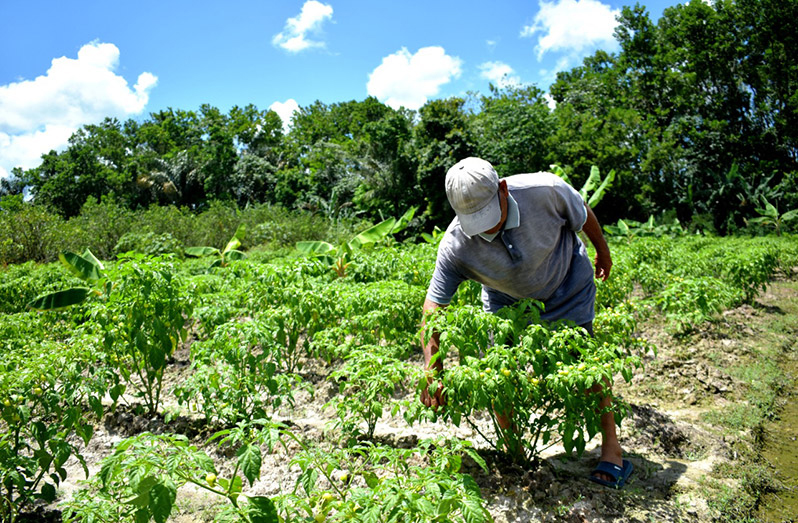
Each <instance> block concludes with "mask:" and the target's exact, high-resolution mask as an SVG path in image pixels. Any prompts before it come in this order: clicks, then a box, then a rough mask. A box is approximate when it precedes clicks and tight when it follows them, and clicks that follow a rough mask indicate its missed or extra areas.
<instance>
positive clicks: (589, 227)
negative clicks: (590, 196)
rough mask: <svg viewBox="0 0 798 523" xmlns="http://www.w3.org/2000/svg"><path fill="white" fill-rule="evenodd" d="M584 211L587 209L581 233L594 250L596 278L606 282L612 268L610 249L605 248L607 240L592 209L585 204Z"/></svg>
mask: <svg viewBox="0 0 798 523" xmlns="http://www.w3.org/2000/svg"><path fill="white" fill-rule="evenodd" d="M585 209H587V221H586V222H585V224H584V225H583V226H582V231H584V233H585V234H586V235H587V237H588V239H589V240H590V243H592V244H593V247H595V248H596V261H595V266H596V278H599V279H601V280H604V281H606V280H607V278H609V277H610V269H611V268H612V257H611V256H610V248H609V247H608V246H607V240H605V239H604V234H603V233H602V232H601V225H599V222H598V219H596V215H595V214H594V213H593V209H591V208H590V206H588V204H585Z"/></svg>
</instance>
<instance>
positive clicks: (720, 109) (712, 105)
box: [0, 0, 798, 233]
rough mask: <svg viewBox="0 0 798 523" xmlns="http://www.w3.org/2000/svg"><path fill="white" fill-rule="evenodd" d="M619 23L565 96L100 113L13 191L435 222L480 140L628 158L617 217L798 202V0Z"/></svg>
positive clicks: (729, 219)
mask: <svg viewBox="0 0 798 523" xmlns="http://www.w3.org/2000/svg"><path fill="white" fill-rule="evenodd" d="M619 24H620V25H619V27H618V28H617V30H616V38H617V40H618V42H619V44H620V51H619V52H618V53H617V54H608V53H606V52H604V51H599V52H597V53H595V54H594V55H592V56H590V57H588V58H586V59H585V60H584V62H583V64H582V65H581V66H579V67H576V68H574V69H572V70H570V71H567V72H563V73H560V74H559V75H558V78H557V80H556V82H555V83H554V84H553V85H552V86H551V88H550V93H549V94H550V97H551V100H553V102H556V105H554V107H553V108H551V107H550V105H549V102H550V100H549V99H548V97H547V95H546V93H544V92H543V91H541V90H540V89H538V88H536V87H534V86H523V87H506V88H495V87H491V90H490V92H489V93H488V94H487V95H480V94H472V95H470V96H468V97H465V98H458V97H453V98H448V99H441V100H433V101H430V102H428V103H427V104H426V105H424V106H423V107H421V109H419V110H418V111H410V110H404V109H400V110H395V109H392V108H390V107H388V106H386V105H384V104H382V103H381V102H379V101H378V100H376V99H374V98H366V99H365V100H363V101H349V102H342V103H334V104H331V105H327V104H324V103H321V102H316V103H314V104H312V105H309V106H307V107H302V108H300V110H299V111H298V112H297V113H295V115H294V118H293V121H292V126H291V129H290V131H289V132H288V133H283V129H282V122H281V120H280V118H279V117H278V116H277V114H276V113H274V112H272V111H265V110H261V109H258V108H257V107H255V106H253V105H249V106H246V107H243V108H241V107H234V108H233V109H232V110H230V111H229V112H228V113H226V114H225V113H223V112H222V111H220V110H219V109H217V108H215V107H212V106H209V105H203V106H202V107H200V108H199V110H198V111H186V110H180V109H169V110H165V111H160V112H157V113H153V114H151V115H150V116H149V118H147V119H146V120H144V121H140V122H138V121H134V120H128V121H126V122H120V121H117V120H114V119H107V120H105V121H104V122H102V123H101V124H99V125H87V126H85V127H83V128H82V129H81V130H80V131H78V132H77V133H75V134H74V135H73V136H72V138H71V139H70V144H69V147H68V148H67V149H66V150H64V151H63V152H61V153H56V152H50V153H48V154H45V155H44V156H43V162H42V164H41V166H39V167H37V168H35V169H30V170H26V171H22V170H19V169H15V170H14V171H13V176H12V177H11V178H10V179H6V180H3V182H2V188H1V189H0V191H2V194H5V195H12V194H20V193H22V192H23V191H25V193H26V194H28V195H30V196H32V197H33V199H32V201H33V202H35V203H36V204H39V205H43V206H47V207H49V208H51V209H53V210H55V211H56V212H57V213H59V214H60V215H61V216H63V217H72V216H76V215H77V214H78V213H79V211H80V209H81V207H82V205H83V204H84V202H85V201H86V200H87V198H89V197H93V198H101V197H102V196H104V195H112V196H113V198H114V199H115V201H116V202H118V203H120V204H121V205H122V206H124V207H125V208H128V209H144V208H147V207H149V206H151V205H153V204H157V205H167V204H170V205H175V206H178V207H185V208H187V209H190V210H195V211H196V210H202V209H206V208H208V206H209V205H210V202H213V201H217V200H223V201H228V202H231V203H235V204H237V205H238V206H239V207H241V208H244V207H246V206H248V205H254V204H261V203H264V204H271V205H280V206H283V207H285V208H287V209H304V210H308V211H311V212H312V213H316V214H322V215H324V216H327V217H331V218H338V217H345V216H358V217H361V218H364V219H370V220H377V219H379V218H380V217H384V216H386V217H387V216H389V215H393V216H398V215H400V214H401V213H403V212H404V211H405V210H406V209H407V208H409V207H411V206H420V208H421V211H420V216H421V217H422V220H423V222H424V225H425V226H426V227H431V226H432V225H433V224H435V225H440V226H444V225H445V224H446V222H447V221H448V220H449V219H450V217H451V211H450V209H449V206H448V205H447V204H446V196H445V193H444V191H443V179H444V176H445V173H446V170H447V168H448V167H449V166H450V165H452V164H453V163H455V162H456V161H457V160H459V159H461V158H463V157H466V156H470V155H477V156H481V157H483V158H486V159H488V160H489V161H491V162H492V163H493V164H494V165H495V166H496V167H497V170H498V171H499V173H500V175H510V174H514V173H518V172H533V171H538V170H547V169H549V166H550V165H551V164H558V165H560V166H563V167H564V168H565V170H566V172H567V173H568V174H569V175H570V177H571V180H572V181H574V183H575V185H577V186H579V184H580V183H582V182H583V181H584V180H585V178H586V177H587V175H588V173H589V171H590V167H591V166H592V165H597V166H598V167H599V168H600V169H601V172H602V173H608V172H609V171H610V170H615V172H616V179H615V183H614V185H613V187H612V189H611V190H610V192H609V193H608V195H607V196H606V197H605V199H604V200H603V202H602V204H601V206H600V208H599V209H598V210H597V212H598V214H599V218H600V219H601V221H602V222H604V223H612V222H615V221H616V220H617V219H619V218H631V219H636V220H641V221H642V220H645V219H646V218H648V217H649V216H652V215H654V216H657V217H659V216H662V215H664V214H666V213H668V214H669V215H670V216H674V215H675V216H677V217H678V218H679V219H680V220H681V221H682V222H683V223H689V222H692V223H694V224H696V226H700V227H702V228H709V229H714V230H716V231H718V232H720V233H728V232H733V231H735V230H737V229H738V228H739V227H742V226H744V225H745V223H746V220H747V219H748V218H750V217H753V216H757V212H756V209H757V208H763V207H764V205H765V204H764V202H765V201H768V202H770V203H771V204H773V205H774V206H776V207H777V208H778V209H779V211H780V212H783V211H786V210H788V209H792V208H796V207H798V92H797V91H796V86H798V58H797V57H798V0H733V1H732V0H716V1H715V2H713V3H712V4H711V5H710V4H709V3H705V2H703V1H701V0H693V1H691V2H690V3H689V4H686V5H682V4H679V5H676V6H674V7H671V8H669V9H667V10H666V11H665V13H664V14H663V16H662V17H661V18H660V19H659V20H658V21H657V23H656V24H655V23H653V22H652V21H651V19H650V17H649V15H648V14H647V12H646V11H645V9H644V8H642V7H640V6H639V5H638V6H635V7H631V8H630V7H626V8H624V9H623V11H622V14H621V16H620V18H619ZM6 197H7V196H6ZM6 207H8V206H6Z"/></svg>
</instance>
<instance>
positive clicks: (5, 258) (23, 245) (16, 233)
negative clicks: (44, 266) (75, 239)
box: [0, 205, 64, 265]
mask: <svg viewBox="0 0 798 523" xmlns="http://www.w3.org/2000/svg"><path fill="white" fill-rule="evenodd" d="M63 223H64V221H63V219H62V218H61V217H60V216H58V215H57V214H55V213H53V212H50V211H48V210H47V209H45V208H44V207H42V206H39V205H24V206H23V207H22V209H20V210H18V211H16V212H3V213H0V264H2V265H8V264H10V263H22V262H26V261H29V260H33V261H38V262H44V261H53V260H55V259H56V257H57V256H58V250H57V247H56V245H57V242H59V241H60V239H61V238H62V236H61V231H60V228H61V226H62V225H63Z"/></svg>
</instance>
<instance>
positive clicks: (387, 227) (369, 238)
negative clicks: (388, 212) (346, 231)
mask: <svg viewBox="0 0 798 523" xmlns="http://www.w3.org/2000/svg"><path fill="white" fill-rule="evenodd" d="M395 225H396V218H388V219H387V220H383V221H381V222H380V223H378V224H377V225H375V226H373V227H369V228H368V229H366V230H365V231H363V232H361V233H360V234H358V235H357V236H355V237H354V238H352V239H351V240H349V246H350V247H351V248H353V249H354V248H357V247H361V246H363V245H366V244H367V243H376V242H378V241H380V240H382V239H383V238H385V237H386V236H388V235H389V234H391V231H392V230H393V228H394V226H395Z"/></svg>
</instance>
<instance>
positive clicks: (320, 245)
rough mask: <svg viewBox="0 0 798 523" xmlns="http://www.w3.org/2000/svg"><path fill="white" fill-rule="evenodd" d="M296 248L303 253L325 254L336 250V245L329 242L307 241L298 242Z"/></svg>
mask: <svg viewBox="0 0 798 523" xmlns="http://www.w3.org/2000/svg"><path fill="white" fill-rule="evenodd" d="M296 249H297V250H298V251H299V252H301V253H302V254H315V255H318V254H324V253H327V252H330V251H333V250H335V247H334V246H333V245H332V244H330V243H327V242H320V241H305V242H296Z"/></svg>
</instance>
